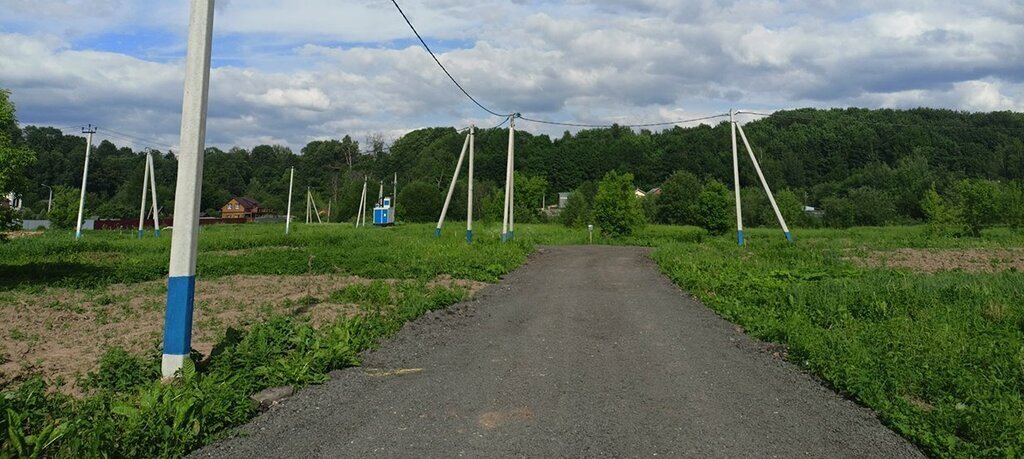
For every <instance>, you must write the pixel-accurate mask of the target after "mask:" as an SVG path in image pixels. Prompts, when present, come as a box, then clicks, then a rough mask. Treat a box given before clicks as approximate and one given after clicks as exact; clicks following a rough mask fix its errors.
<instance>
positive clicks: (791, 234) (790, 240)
mask: <svg viewBox="0 0 1024 459" xmlns="http://www.w3.org/2000/svg"><path fill="white" fill-rule="evenodd" d="M786 240H787V241H789V242H793V233H790V232H789V231H786Z"/></svg>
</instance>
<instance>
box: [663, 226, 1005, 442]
mask: <svg viewBox="0 0 1024 459" xmlns="http://www.w3.org/2000/svg"><path fill="white" fill-rule="evenodd" d="M922 234H923V229H921V228H884V229H880V228H871V229H855V230H851V231H831V230H816V231H802V232H800V233H798V235H799V237H800V239H799V240H798V242H797V244H796V245H792V246H791V245H789V244H786V243H785V242H783V241H781V240H780V239H781V238H777V237H775V235H774V233H771V232H767V231H755V232H753V234H752V238H753V241H752V242H751V244H750V246H749V248H748V249H740V248H738V247H736V244H735V242H733V241H731V240H727V239H724V238H715V239H710V240H707V241H705V243H703V244H688V243H667V244H663V245H660V246H658V248H657V249H656V250H655V251H654V252H653V254H652V256H653V257H654V259H655V260H656V261H657V262H658V264H659V265H660V266H661V267H662V269H663V270H664V272H665V273H666V274H667V275H668V276H669V277H671V278H672V279H673V280H674V281H675V282H676V283H677V284H679V285H680V286H681V287H683V288H685V289H687V290H689V291H690V292H691V293H693V294H694V295H695V296H697V297H698V298H699V299H701V300H702V301H703V302H704V303H705V304H707V305H708V306H709V307H711V308H713V309H714V310H716V311H717V312H719V313H720V314H721V315H722V316H723V317H725V318H726V319H729V320H730V321H733V322H735V323H738V324H741V325H742V326H743V327H745V329H746V331H747V333H749V334H751V335H753V336H756V337H758V338H761V339H764V340H767V341H773V342H777V343H782V344H785V345H786V346H787V348H788V350H789V358H790V360H791V361H793V362H794V363H796V364H798V365H800V366H802V367H804V368H806V369H807V370H809V371H811V372H813V373H814V374H817V375H819V376H821V377H822V378H823V379H824V380H826V381H828V382H829V383H830V384H831V385H832V386H833V387H835V388H836V389H837V390H838V391H840V392H842V393H844V394H847V395H849V396H851V397H853V398H854V399H856V400H858V401H860V402H861V403H863V404H865V405H867V406H869V407H871V408H872V409H874V410H875V411H877V412H878V413H879V415H880V417H881V419H882V420H883V421H884V422H885V423H886V424H887V425H889V426H890V427H892V428H893V429H894V430H896V431H897V432H899V433H900V434H902V435H904V436H906V437H907V438H909V439H910V440H912V441H914V442H915V443H916V444H918V445H919V446H921V447H922V449H924V450H925V451H926V452H928V453H929V454H931V455H933V456H940V457H992V456H996V457H1013V456H1018V455H1021V454H1024V400H1022V397H1024V274H1021V273H1019V272H1016V271H1012V270H1011V271H1006V272H1001V273H991V274H982V273H977V274H972V273H966V272H956V271H953V272H942V273H936V274H922V273H915V272H911V271H909V270H892V269H872V268H862V267H857V266H855V265H854V264H852V263H851V262H850V261H849V260H848V259H847V257H848V256H849V255H850V254H851V253H858V252H864V251H875V250H879V251H884V250H888V249H892V248H899V247H920V248H930V249H932V248H933V249H941V248H975V247H981V248H1006V247H1021V246H1024V240H1022V238H1021V236H1020V235H1019V234H1014V233H1011V232H1009V231H1001V230H995V231H991V232H989V233H986V235H985V237H984V238H981V239H962V240H952V239H949V240H928V239H926V238H923V236H922Z"/></svg>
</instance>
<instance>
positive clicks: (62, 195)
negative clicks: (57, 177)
mask: <svg viewBox="0 0 1024 459" xmlns="http://www.w3.org/2000/svg"><path fill="white" fill-rule="evenodd" d="M79 197H80V196H79V191H78V190H76V189H72V188H68V187H63V186H59V187H56V188H54V191H53V209H51V210H50V215H49V218H50V224H51V225H52V227H53V228H54V229H72V228H74V227H75V225H76V224H77V223H78V221H77V220H78V199H79ZM86 210H88V208H87V209H86Z"/></svg>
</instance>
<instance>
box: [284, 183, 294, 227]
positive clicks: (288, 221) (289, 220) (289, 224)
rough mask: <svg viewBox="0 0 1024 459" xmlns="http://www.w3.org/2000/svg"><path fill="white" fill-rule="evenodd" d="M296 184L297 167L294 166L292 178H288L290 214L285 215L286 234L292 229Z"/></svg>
mask: <svg viewBox="0 0 1024 459" xmlns="http://www.w3.org/2000/svg"><path fill="white" fill-rule="evenodd" d="M294 186H295V168H294V167H293V168H292V176H291V179H289V180H288V215H287V216H285V220H284V234H285V236H287V235H288V233H290V232H291V229H292V188H293V187H294Z"/></svg>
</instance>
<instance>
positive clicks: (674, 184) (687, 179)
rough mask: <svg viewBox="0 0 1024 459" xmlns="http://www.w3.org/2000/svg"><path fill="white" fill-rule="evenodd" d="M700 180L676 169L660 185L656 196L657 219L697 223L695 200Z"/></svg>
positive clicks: (699, 188)
mask: <svg viewBox="0 0 1024 459" xmlns="http://www.w3.org/2000/svg"><path fill="white" fill-rule="evenodd" d="M701 189H702V187H701V185H700V180H698V179H697V176H696V175H693V174H691V173H689V172H687V171H676V173H674V174H672V176H671V177H669V178H668V180H666V181H665V183H664V184H662V185H661V196H660V197H659V198H658V221H660V222H661V223H669V224H673V225H694V224H697V214H696V208H697V201H698V199H699V198H700V193H701Z"/></svg>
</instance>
